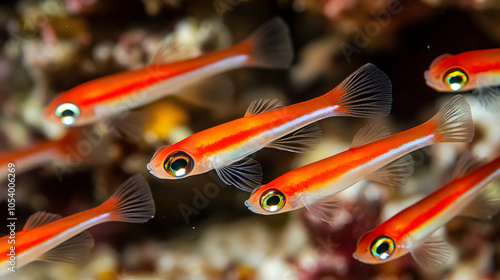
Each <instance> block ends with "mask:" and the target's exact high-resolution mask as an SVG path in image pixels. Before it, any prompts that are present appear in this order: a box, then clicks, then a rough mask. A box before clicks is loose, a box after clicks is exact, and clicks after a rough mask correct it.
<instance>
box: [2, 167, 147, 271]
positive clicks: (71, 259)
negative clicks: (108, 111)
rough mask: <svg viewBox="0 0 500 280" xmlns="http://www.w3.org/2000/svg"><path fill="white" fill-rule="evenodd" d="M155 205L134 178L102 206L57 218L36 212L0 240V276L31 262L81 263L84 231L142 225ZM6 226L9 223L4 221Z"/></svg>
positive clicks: (87, 240) (86, 243) (87, 243)
mask: <svg viewBox="0 0 500 280" xmlns="http://www.w3.org/2000/svg"><path fill="white" fill-rule="evenodd" d="M154 213H155V205H154V201H153V197H152V195H151V190H150V189H149V185H148V183H147V182H146V180H145V179H144V178H143V177H142V176H140V175H134V176H132V177H131V178H130V179H128V180H127V181H126V182H124V183H123V184H122V185H121V186H120V187H119V188H118V189H117V190H116V191H115V192H114V194H113V195H112V196H111V197H110V198H108V200H106V201H105V202H104V203H103V204H101V205H100V206H97V207H95V208H92V209H89V210H85V211H83V212H80V213H77V214H74V215H71V216H69V217H66V218H61V216H60V215H57V214H51V213H46V212H37V213H35V214H33V215H31V216H30V217H29V218H28V221H27V222H26V224H25V225H24V228H23V230H22V231H19V232H14V230H15V229H14V228H15V223H14V228H9V229H10V230H11V233H10V234H9V235H7V236H4V237H2V238H0V254H1V255H0V261H1V264H0V274H5V273H8V272H9V271H13V270H14V271H15V270H17V269H19V268H20V267H22V266H24V265H26V264H28V263H30V262H32V261H35V260H41V261H52V262H67V263H75V262H78V261H80V260H82V259H83V258H84V257H85V256H86V255H87V253H88V252H89V251H90V248H92V246H93V240H92V237H91V236H90V234H89V233H88V232H87V231H85V230H86V229H88V228H90V227H93V226H95V225H98V224H102V223H106V222H112V221H117V222H127V223H145V222H147V221H148V220H149V219H151V218H152V217H153V215H154ZM7 222H9V219H7Z"/></svg>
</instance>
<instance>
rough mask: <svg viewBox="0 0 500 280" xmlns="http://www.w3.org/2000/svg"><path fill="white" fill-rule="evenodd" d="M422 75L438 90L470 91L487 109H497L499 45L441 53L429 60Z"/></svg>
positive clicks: (498, 94)
mask: <svg viewBox="0 0 500 280" xmlns="http://www.w3.org/2000/svg"><path fill="white" fill-rule="evenodd" d="M424 78H425V82H426V84H427V85H428V86H429V87H431V88H433V89H435V90H437V91H440V92H467V91H471V92H472V93H474V94H475V95H477V96H478V97H479V102H480V103H481V105H482V106H483V107H484V108H486V109H487V110H488V111H490V112H498V111H499V110H500V49H486V50H474V51H468V52H463V53H460V54H456V55H451V54H443V55H441V56H439V57H437V58H436V59H434V61H432V63H431V65H430V66H429V69H428V70H427V71H425V72H424Z"/></svg>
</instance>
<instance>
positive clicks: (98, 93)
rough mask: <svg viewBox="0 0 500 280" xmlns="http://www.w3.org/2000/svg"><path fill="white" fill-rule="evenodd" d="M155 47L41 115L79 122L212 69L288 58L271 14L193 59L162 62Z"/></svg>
mask: <svg viewBox="0 0 500 280" xmlns="http://www.w3.org/2000/svg"><path fill="white" fill-rule="evenodd" d="M166 53H168V52H167V51H165V50H164V49H160V50H159V51H158V53H157V55H156V56H155V58H154V59H153V62H152V63H151V64H150V65H148V66H145V67H142V68H139V69H135V70H131V71H126V72H121V73H117V74H113V75H109V76H106V77H102V78H99V79H95V80H92V81H88V82H86V83H83V84H81V85H79V86H76V87H74V88H72V89H70V90H68V91H66V92H64V93H62V94H61V95H59V96H57V97H56V98H55V99H54V100H52V101H51V103H50V104H48V105H47V107H46V108H45V111H44V115H45V118H46V119H47V120H49V121H50V122H53V123H59V124H60V123H62V124H64V125H67V126H69V125H73V126H77V125H85V124H88V123H92V122H95V121H97V120H101V119H107V118H109V117H111V116H114V115H117V114H118V113H121V112H125V111H129V110H130V109H133V108H137V107H140V106H143V105H145V104H148V103H151V102H153V101H155V100H158V99H160V98H162V97H165V96H166V95H169V94H172V93H176V92H178V91H179V90H180V89H182V88H184V87H185V86H187V85H190V84H193V83H195V82H198V81H200V80H202V79H205V78H208V77H211V76H214V75H216V74H219V73H222V72H225V71H228V70H231V69H236V68H241V67H246V66H254V67H265V68H287V67H288V66H289V65H290V63H291V61H292V59H293V50H292V44H291V40H290V35H289V30H288V27H287V26H286V24H285V23H284V21H283V20H282V19H279V18H274V19H272V20H270V21H268V22H267V23H265V24H264V25H262V26H261V27H260V28H259V29H257V30H256V31H255V32H254V33H253V34H252V35H250V37H249V38H248V39H247V40H245V41H243V42H241V43H239V44H237V45H234V46H232V47H228V48H225V49H221V50H217V51H213V52H210V53H207V54H203V55H200V56H198V57H195V58H191V59H187V60H182V61H177V62H172V63H165V60H167V59H170V57H165V54H166Z"/></svg>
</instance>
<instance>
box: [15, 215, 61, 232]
mask: <svg viewBox="0 0 500 280" xmlns="http://www.w3.org/2000/svg"><path fill="white" fill-rule="evenodd" d="M61 218H62V217H61V215H59V214H52V213H47V212H43V211H39V212H36V213H34V214H32V215H31V216H30V217H29V218H28V220H27V221H26V224H25V225H24V228H23V230H31V229H34V228H37V227H40V226H43V225H46V224H49V223H52V222H54V221H57V220H60V219H61Z"/></svg>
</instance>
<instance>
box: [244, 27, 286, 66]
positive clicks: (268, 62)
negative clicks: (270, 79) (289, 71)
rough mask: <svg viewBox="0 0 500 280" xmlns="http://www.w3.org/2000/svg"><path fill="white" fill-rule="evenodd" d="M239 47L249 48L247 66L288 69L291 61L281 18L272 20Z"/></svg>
mask: <svg viewBox="0 0 500 280" xmlns="http://www.w3.org/2000/svg"><path fill="white" fill-rule="evenodd" d="M241 45H249V46H250V60H249V64H251V65H254V66H259V67H266V68H288V67H289V66H290V64H291V63H292V59H293V48H292V40H291V39H290V31H289V29H288V26H287V25H286V23H285V22H284V21H283V20H282V19H281V18H272V19H270V20H269V21H267V22H266V23H264V24H263V25H262V26H260V27H259V28H258V29H257V30H255V31H254V32H253V33H252V34H251V35H250V36H249V37H248V39H247V40H245V41H243V42H242V43H241Z"/></svg>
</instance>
